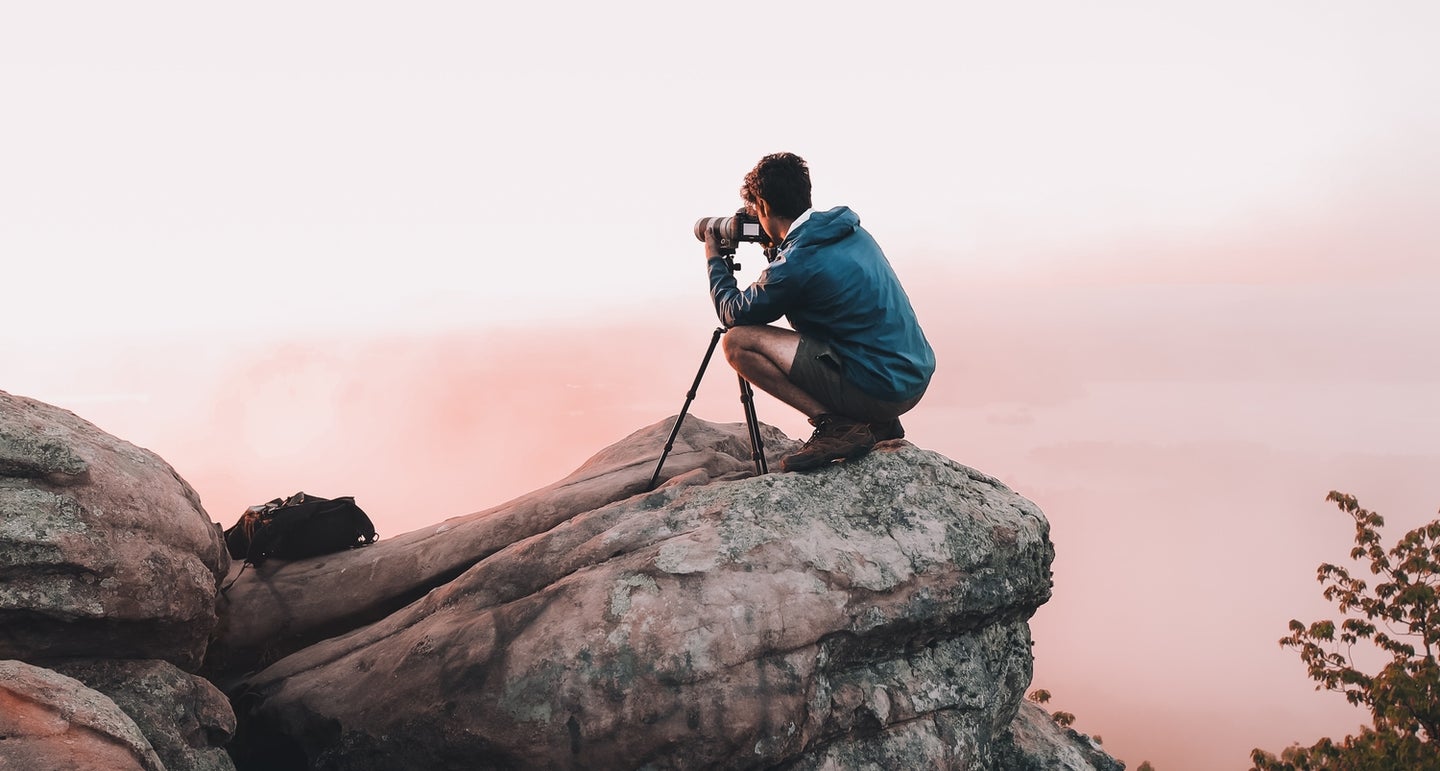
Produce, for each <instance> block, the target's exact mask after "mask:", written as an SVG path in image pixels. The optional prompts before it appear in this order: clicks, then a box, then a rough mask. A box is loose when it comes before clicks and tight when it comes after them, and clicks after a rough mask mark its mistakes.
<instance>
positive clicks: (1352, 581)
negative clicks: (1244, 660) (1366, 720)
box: [1251, 492, 1440, 771]
mask: <svg viewBox="0 0 1440 771" xmlns="http://www.w3.org/2000/svg"><path fill="white" fill-rule="evenodd" d="M1326 500H1329V501H1334V502H1335V504H1336V505H1337V506H1339V508H1340V510H1341V511H1343V512H1345V513H1346V514H1348V515H1350V517H1351V518H1352V519H1354V520H1355V548H1353V549H1351V551H1350V558H1351V559H1352V560H1355V561H1360V560H1366V561H1368V562H1369V566H1368V567H1369V571H1370V573H1371V574H1372V575H1374V576H1377V577H1378V583H1376V584H1375V585H1374V586H1373V587H1372V586H1370V585H1369V583H1367V582H1366V581H1365V580H1364V579H1363V578H1358V577H1355V576H1352V575H1351V573H1350V571H1349V570H1346V569H1345V568H1343V567H1340V566H1337V565H1331V564H1329V563H1326V564H1323V565H1321V566H1320V568H1319V571H1318V574H1317V576H1316V579H1317V580H1318V581H1319V582H1320V583H1321V584H1322V585H1324V587H1325V591H1324V596H1325V599H1326V600H1329V601H1331V602H1333V603H1335V604H1336V606H1337V607H1338V609H1339V611H1340V613H1341V615H1342V616H1343V617H1344V618H1343V621H1342V622H1341V623H1340V624H1338V625H1337V624H1336V623H1335V622H1334V621H1316V622H1314V623H1311V624H1309V625H1306V624H1303V623H1301V622H1299V621H1291V622H1290V634H1289V635H1287V636H1286V637H1283V638H1281V640H1280V646H1281V647H1282V648H1294V649H1295V650H1296V651H1298V652H1299V654H1300V660H1301V661H1303V662H1304V663H1305V665H1306V667H1307V669H1308V671H1309V674H1310V678H1311V679H1312V680H1314V681H1315V682H1316V683H1318V685H1316V686H1315V689H1316V690H1321V689H1325V690H1330V691H1336V692H1338V693H1342V694H1344V695H1345V698H1346V699H1347V700H1349V702H1350V703H1351V704H1355V705H1360V706H1364V707H1366V708H1367V709H1369V711H1370V715H1371V718H1372V719H1373V721H1374V725H1373V727H1367V728H1363V729H1362V730H1361V733H1360V735H1359V736H1347V737H1345V739H1343V740H1342V741H1339V742H1336V741H1333V740H1331V739H1321V740H1320V741H1319V742H1317V743H1316V744H1315V745H1314V746H1311V747H1300V746H1298V745H1297V746H1293V747H1290V748H1288V749H1286V750H1285V751H1284V752H1282V753H1281V754H1280V757H1278V758H1277V757H1275V756H1274V755H1272V754H1270V753H1268V752H1265V751H1263V750H1259V749H1257V750H1254V751H1252V752H1251V760H1252V761H1253V762H1254V764H1255V765H1254V768H1255V769H1258V771H1311V769H1326V770H1327V771H1352V770H1353V771H1392V770H1393V771H1440V664H1437V663H1436V654H1437V652H1440V595H1437V591H1440V519H1437V520H1435V521H1433V522H1431V523H1429V524H1428V525H1423V526H1421V527H1419V528H1416V529H1415V530H1412V531H1410V532H1409V533H1406V534H1405V536H1404V537H1403V538H1401V539H1400V540H1399V541H1398V542H1397V543H1396V544H1395V546H1394V547H1392V548H1391V549H1390V550H1389V551H1386V550H1385V549H1384V548H1383V547H1382V546H1381V544H1380V528H1381V527H1383V526H1384V524H1385V520H1384V519H1383V518H1382V517H1381V516H1380V515H1379V514H1376V513H1374V512H1371V511H1367V510H1365V509H1364V508H1361V506H1360V504H1359V503H1358V502H1357V501H1356V500H1355V498H1354V497H1352V496H1349V495H1345V494H1344V493H1338V492H1331V493H1330V494H1329V495H1328V496H1326ZM1337 632H1338V634H1337ZM1362 642H1365V643H1369V644H1371V645H1372V646H1374V647H1375V648H1377V649H1378V650H1379V651H1380V652H1381V653H1382V654H1383V655H1384V656H1385V657H1386V658H1388V661H1387V662H1386V663H1385V664H1384V665H1383V666H1382V667H1381V668H1380V670H1379V671H1378V672H1376V673H1374V674H1369V673H1367V672H1365V671H1363V670H1362V669H1360V667H1358V666H1357V665H1356V663H1355V658H1354V653H1355V646H1356V645H1358V644H1360V643H1362Z"/></svg>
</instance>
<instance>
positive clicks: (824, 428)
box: [705, 153, 935, 471]
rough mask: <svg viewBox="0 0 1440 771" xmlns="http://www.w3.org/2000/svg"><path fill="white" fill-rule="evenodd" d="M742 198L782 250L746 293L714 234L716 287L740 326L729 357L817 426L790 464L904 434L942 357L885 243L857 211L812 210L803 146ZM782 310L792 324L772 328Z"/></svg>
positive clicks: (857, 450) (710, 243)
mask: <svg viewBox="0 0 1440 771" xmlns="http://www.w3.org/2000/svg"><path fill="white" fill-rule="evenodd" d="M740 195H741V197H742V198H743V199H744V201H745V207H746V209H747V210H748V212H749V213H750V214H751V215H753V216H755V217H757V218H758V219H759V220H760V225H761V227H762V228H764V230H765V233H766V235H767V236H768V237H769V239H770V241H771V242H772V243H773V244H775V245H777V246H778V252H777V254H776V255H775V256H774V258H773V260H772V261H771V262H770V264H769V266H768V267H766V269H765V271H764V272H763V273H761V274H760V276H759V278H757V279H756V280H755V283H754V284H751V285H750V287H749V288H747V289H743V290H742V289H740V288H739V286H738V285H737V284H736V282H735V276H734V274H733V273H732V272H731V271H730V269H729V267H728V266H727V265H726V264H725V260H724V259H723V254H722V252H721V249H720V245H719V244H717V243H716V242H715V240H714V237H713V235H712V234H710V233H707V234H706V239H705V257H706V259H707V261H708V263H709V268H710V295H711V297H712V299H714V301H715V312H716V313H717V314H718V315H719V317H720V321H721V323H723V324H724V325H725V326H726V327H729V331H728V332H726V333H725V338H724V340H725V346H724V350H725V358H726V359H727V360H729V362H730V365H731V366H732V367H734V368H735V371H736V372H738V373H739V374H740V376H741V377H743V378H745V379H746V380H748V381H749V382H750V383H751V384H752V385H754V386H755V387H756V388H759V389H761V390H763V391H765V392H766V393H769V394H771V395H772V396H774V397H775V398H777V399H779V400H780V401H782V402H785V403H786V404H788V405H790V406H791V407H794V408H795V409H797V410H799V411H800V412H802V413H804V414H805V416H806V417H807V418H809V419H810V424H811V425H813V426H814V427H815V433H814V434H813V435H812V436H811V437H810V440H809V441H807V442H806V443H805V445H804V446H803V447H801V448H800V449H799V450H798V451H796V452H794V453H792V454H790V455H787V456H785V457H784V458H782V459H781V461H780V464H781V468H783V469H784V470H786V471H804V470H807V469H814V468H819V467H821V466H824V465H825V464H827V463H830V462H832V461H837V460H844V459H850V458H858V457H860V456H862V455H864V454H865V453H867V452H869V451H870V449H871V448H872V447H874V446H875V443H876V442H878V441H884V440H886V439H899V438H901V437H903V436H904V435H905V431H904V429H903V428H901V426H900V416H901V415H903V414H904V413H905V412H906V411H908V410H909V409H910V408H912V407H914V406H915V405H916V403H918V402H919V401H920V397H921V396H923V395H924V393H925V388H926V387H927V386H928V385H929V384H930V376H931V375H932V374H933V373H934V372H935V353H934V351H932V350H931V348H930V343H929V342H928V341H927V340H926V339H925V333H924V332H922V331H921V330H920V324H919V322H918V321H917V320H916V318H915V310H914V309H913V308H912V307H911V306H910V298H909V297H908V296H906V294H905V290H904V288H902V287H901V286H900V280H899V279H898V278H896V276H895V271H894V270H892V269H891V267H890V263H889V261H888V260H886V259H885V255H884V253H883V252H881V251H880V246H879V245H878V244H876V243H875V239H873V238H871V236H870V234H869V233H867V232H866V231H865V230H864V229H863V228H861V227H860V218H859V217H858V216H857V215H856V214H855V212H853V211H851V210H850V209H849V208H846V207H844V206H840V207H836V208H834V209H830V210H829V211H823V212H817V211H814V210H813V209H812V208H811V203H810V169H809V167H808V166H807V165H806V164H805V161H804V160H803V159H801V158H800V157H799V156H797V155H794V154H792V153H775V154H773V155H767V156H765V157H764V158H761V159H760V162H759V163H758V164H756V165H755V168H754V169H752V170H751V171H750V173H748V174H746V175H745V183H744V186H743V187H741V189H740ZM781 316H784V317H785V318H786V320H787V321H788V322H789V323H790V326H791V327H792V328H793V331H792V330H791V329H785V328H783V327H776V326H771V325H770V322H773V321H775V320H777V319H779V318H780V317H781Z"/></svg>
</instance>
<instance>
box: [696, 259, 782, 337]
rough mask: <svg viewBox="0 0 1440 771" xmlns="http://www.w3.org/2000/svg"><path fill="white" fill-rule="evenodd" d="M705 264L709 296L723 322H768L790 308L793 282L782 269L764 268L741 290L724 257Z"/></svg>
mask: <svg viewBox="0 0 1440 771" xmlns="http://www.w3.org/2000/svg"><path fill="white" fill-rule="evenodd" d="M709 264H710V299H712V300H714V301H715V315H717V316H719V317H720V323H722V324H724V325H725V326H727V327H735V326H743V325H747V324H769V323H770V322H772V321H774V320H776V319H778V318H780V317H781V316H783V315H785V313H786V312H787V311H788V310H789V309H790V302H791V298H790V296H789V295H790V294H791V285H792V284H793V283H794V282H793V281H789V280H787V274H786V273H785V272H784V271H783V270H777V269H774V268H773V267H772V268H766V269H765V271H764V272H763V273H761V274H760V277H759V278H757V279H756V280H755V283H753V284H751V285H750V287H749V288H748V289H745V290H741V289H740V287H739V285H738V284H737V283H736V282H735V274H733V273H731V272H730V269H729V268H728V267H727V266H726V265H725V261H724V260H722V259H719V258H716V259H713V260H710V261H709ZM782 267H783V263H782Z"/></svg>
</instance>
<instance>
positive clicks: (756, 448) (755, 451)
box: [740, 375, 770, 474]
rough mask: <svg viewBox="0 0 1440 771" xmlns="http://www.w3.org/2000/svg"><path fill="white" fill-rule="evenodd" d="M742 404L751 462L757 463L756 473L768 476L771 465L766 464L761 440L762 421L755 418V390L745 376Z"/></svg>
mask: <svg viewBox="0 0 1440 771" xmlns="http://www.w3.org/2000/svg"><path fill="white" fill-rule="evenodd" d="M740 404H741V405H743V406H744V410H745V426H746V428H748V429H749V430H750V460H752V461H754V462H755V473H756V474H768V473H770V464H768V463H766V462H765V440H763V439H761V438H760V420H759V419H758V418H756V417H755V389H754V388H752V387H751V386H750V381H749V380H746V379H745V377H744V376H743V375H742V376H741V377H740Z"/></svg>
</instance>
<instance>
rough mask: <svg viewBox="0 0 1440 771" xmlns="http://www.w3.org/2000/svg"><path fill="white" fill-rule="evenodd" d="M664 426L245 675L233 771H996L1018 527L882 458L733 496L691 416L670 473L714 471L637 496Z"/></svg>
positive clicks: (1021, 556) (754, 480)
mask: <svg viewBox="0 0 1440 771" xmlns="http://www.w3.org/2000/svg"><path fill="white" fill-rule="evenodd" d="M668 427H669V423H668V422H662V423H661V424H657V425H656V426H653V427H651V429H647V430H645V431H641V432H637V434H635V435H633V436H632V437H630V438H628V439H627V440H625V441H624V442H621V443H620V444H619V445H617V446H616V447H613V448H611V449H610V450H607V451H606V452H605V453H602V456H597V457H615V458H625V459H629V460H627V461H625V462H617V463H613V464H610V465H608V466H605V465H604V464H596V466H595V467H594V469H592V470H593V471H594V472H595V473H593V474H591V475H589V481H588V482H587V483H586V484H587V485H591V486H593V487H594V488H596V489H604V490H607V491H609V492H607V493H606V494H603V495H597V496H594V497H593V498H590V499H587V500H586V501H585V502H584V503H578V504H573V505H572V504H571V503H563V504H562V503H558V502H550V501H547V499H546V498H545V497H544V496H542V497H540V498H537V499H535V500H531V501H529V502H527V503H525V504H524V505H523V506H518V507H515V508H512V509H500V510H497V511H493V512H490V513H489V514H487V515H486V516H484V517H479V518H477V519H473V520H467V521H464V522H458V523H457V522H453V521H452V522H451V523H447V524H448V527H447V528H446V536H447V539H455V538H460V536H459V535H457V534H456V533H455V531H457V530H460V526H462V525H463V526H464V527H465V528H467V529H469V530H470V531H471V533H472V534H471V535H467V536H465V538H466V540H468V541H469V543H470V544H471V546H469V547H468V548H469V549H472V550H473V549H474V548H475V547H474V544H481V545H482V548H480V549H479V550H478V551H473V552H472V556H471V557H470V559H469V564H466V562H465V560H459V559H452V560H449V561H448V563H447V564H449V565H450V567H449V568H447V569H448V570H450V571H455V570H457V569H459V570H460V572H458V573H455V574H454V575H451V576H450V577H449V578H448V580H443V581H438V580H435V581H432V582H434V583H435V588H433V589H431V590H430V591H429V592H428V593H427V594H425V595H424V596H423V597H421V598H420V599H418V600H417V601H415V602H413V603H411V604H409V605H407V606H405V607H403V608H401V609H399V610H396V611H394V612H392V613H389V614H388V615H386V616H384V618H382V619H381V620H379V621H376V622H375V623H373V624H370V625H369V626H364V627H361V628H358V629H356V630H354V631H352V632H349V633H346V634H343V635H339V636H336V637H331V638H329V639H324V640H322V641H319V642H316V643H314V644H311V645H309V646H308V647H304V648H303V649H301V650H299V651H298V652H295V653H293V654H291V655H288V656H285V657H284V658H282V659H280V660H278V661H276V662H275V663H273V664H271V665H270V666H268V667H267V668H265V669H264V670H263V671H260V672H258V673H255V674H253V675H251V676H249V677H248V678H245V679H244V680H243V681H242V682H241V683H240V684H239V685H238V686H236V687H235V688H233V689H232V697H233V698H234V700H235V703H236V704H237V709H238V710H239V711H240V713H241V714H240V718H241V727H240V734H239V735H237V739H236V743H235V746H234V748H233V749H234V750H235V752H236V755H237V765H239V766H241V767H242V768H243V767H247V764H248V765H249V766H250V767H255V768H262V767H270V768H285V767H296V768H305V767H310V768H331V767H336V768H338V767H343V768H347V769H388V768H396V767H414V768H431V769H443V768H466V769H484V768H536V769H539V768H545V769H566V768H641V767H648V768H694V769H701V768H765V767H782V768H794V769H802V768H803V769H821V768H860V767H867V766H875V767H914V766H916V765H919V764H921V763H922V762H923V765H924V766H925V767H928V768H942V769H943V768H953V769H987V768H998V766H996V765H995V762H996V760H995V758H996V754H997V752H998V750H997V747H998V745H999V744H1001V743H1003V741H1005V740H1006V737H1008V735H1009V733H1008V732H1009V726H1010V725H1011V723H1012V721H1013V720H1014V719H1015V717H1016V714H1017V711H1018V710H1019V708H1020V705H1021V702H1022V694H1023V693H1024V690H1025V688H1026V687H1027V686H1028V685H1029V682H1030V675H1031V664H1032V658H1031V653H1030V637H1029V626H1028V623H1027V621H1028V619H1029V617H1030V616H1031V614H1032V613H1033V612H1034V611H1035V609H1036V608H1037V607H1039V605H1040V604H1042V603H1043V602H1045V601H1046V600H1047V599H1048V598H1049V596H1050V563H1051V559H1052V556H1053V549H1052V546H1051V544H1050V541H1049V537H1048V532H1049V527H1048V524H1047V522H1046V521H1045V518H1044V516H1043V515H1042V514H1041V512H1040V511H1039V510H1038V509H1037V508H1036V507H1035V506H1034V505H1033V504H1031V503H1030V502H1029V501H1027V500H1025V499H1024V498H1023V497H1021V496H1019V495H1017V494H1016V493H1015V492H1013V491H1011V490H1010V489H1009V488H1007V487H1006V486H1005V485H1003V484H1002V483H1000V482H999V481H997V480H995V479H993V478H991V477H989V476H986V475H985V474H982V473H980V472H978V471H975V470H973V469H970V468H966V467H964V466H961V465H959V464H957V463H954V462H953V461H950V460H948V459H946V458H944V457H942V456H940V455H937V454H935V453H932V452H927V451H923V450H920V449H917V448H915V447H914V446H912V445H910V444H909V443H907V442H903V441H898V442H887V443H884V444H882V445H881V446H880V447H878V448H877V449H876V450H875V451H874V452H872V453H871V454H870V455H868V456H866V457H865V458H863V459H861V460H858V461H852V462H847V463H844V464H837V465H834V466H832V467H829V468H826V469H822V470H819V471H817V472H813V473H808V474H770V475H766V476H763V477H749V478H738V477H743V476H745V474H744V466H745V464H746V463H747V462H748V452H749V450H748V446H745V445H744V443H743V441H732V440H735V438H736V435H737V432H736V431H735V430H734V429H726V428H722V427H717V426H714V425H712V424H707V423H704V422H703V421H699V420H698V419H694V418H692V419H690V421H689V423H687V427H686V433H685V436H686V439H685V443H686V444H687V446H688V447H690V448H692V449H693V452H692V453H690V454H692V455H697V456H698V455H704V454H705V453H706V452H719V453H720V454H727V455H731V456H732V457H734V458H735V459H736V463H727V464H720V465H719V466H717V468H723V469H725V470H727V473H724V474H720V475H719V476H722V477H724V478H723V479H721V480H716V479H715V478H714V477H715V476H716V475H715V474H713V473H712V471H713V470H712V469H711V468H709V467H708V466H707V465H706V464H693V465H692V466H691V468H689V469H688V470H682V469H681V468H680V466H682V465H685V464H683V463H682V464H677V468H676V470H675V474H674V475H673V477H674V478H672V479H671V480H670V481H669V482H667V483H666V484H665V485H663V486H661V487H660V488H659V489H657V490H655V491H649V492H647V491H645V489H644V488H645V485H644V481H648V477H649V472H650V470H651V469H650V467H651V466H653V462H654V459H655V458H656V457H657V456H658V454H659V451H660V446H661V443H662V442H663V438H664V434H665V432H666V430H667V429H668ZM742 436H743V434H742ZM706 447H709V450H708V451H707V450H704V449H702V448H706ZM683 455H684V454H682V456H681V457H683ZM677 460H678V458H677ZM672 462H674V461H672ZM737 464H738V468H736V466H737ZM602 466H604V469H603V472H602V470H601V467H602ZM736 472H738V473H736ZM611 474H614V475H617V476H616V478H615V480H614V481H603V478H604V477H606V476H608V475H611ZM642 480H643V481H642ZM621 481H623V483H620V482H621ZM552 492H554V491H552ZM512 518H513V519H515V520H516V521H510V520H511V519H512ZM438 530H439V529H434V530H432V531H427V533H426V537H427V538H430V539H432V540H431V541H430V543H431V544H432V546H431V547H430V548H439V546H440V544H442V543H445V542H446V541H445V540H442V539H440V538H439V536H440V532H438ZM481 531H483V532H487V533H491V534H492V535H490V536H487V537H486V538H479V537H476V536H475V535H473V533H474V532H481ZM397 540H398V539H397ZM392 548H393V547H392ZM455 548H457V549H458V548H459V546H458V545H457V546H456V547H455ZM423 551H425V550H424V549H417V550H416V552H415V553H413V554H410V555H408V556H402V557H400V559H402V560H408V561H411V562H414V561H417V560H420V559H422V556H421V553H422V552H423ZM379 553H381V552H379V551H378V547H371V548H369V549H366V550H361V551H360V552H357V553H355V554H349V555H344V556H343V559H346V560H351V561H350V562H348V563H347V571H348V573H347V575H348V576H349V580H351V581H354V582H356V583H357V585H363V583H362V582H365V581H368V580H373V577H374V576H376V575H379V574H383V573H385V572H387V571H388V570H389V568H388V567H381V566H378V565H377V566H375V567H370V568H366V569H365V570H362V571H360V572H358V573H357V572H355V569H356V568H357V567H358V566H360V565H362V564H364V563H363V562H362V561H364V560H369V559H371V558H372V557H373V556H374V555H376V554H379ZM392 553H395V554H400V553H402V552H401V550H399V549H395V551H394V552H392ZM287 569H289V570H293V571H295V572H297V573H298V572H301V569H300V568H298V567H287V568H282V569H281V571H277V572H276V573H275V574H272V575H270V576H263V575H257V576H256V577H255V579H254V583H253V584H252V586H255V587H256V588H255V589H254V590H253V591H254V592H256V593H257V595H258V593H259V592H260V591H261V589H262V588H266V589H267V590H268V591H271V592H274V593H275V596H279V597H284V598H286V599H287V602H282V603H278V605H279V606H285V605H288V598H289V597H290V596H292V594H294V593H298V592H299V589H298V588H296V587H293V586H291V585H289V584H287V585H285V586H282V587H280V588H277V589H269V588H268V587H267V586H265V583H266V582H267V581H271V580H273V579H274V578H275V577H276V576H277V575H279V574H280V573H281V572H282V571H284V570H287ZM407 570H410V572H411V573H412V574H413V573H414V572H417V571H414V570H413V569H410V568H407ZM444 572H445V571H437V572H435V573H434V574H433V575H435V576H436V577H437V579H438V578H440V577H442V576H443V574H444ZM308 575H309V576H311V577H318V575H319V574H318V573H316V572H315V571H314V569H313V568H312V569H311V572H309V574H308ZM246 580H247V579H242V580H241V582H240V583H237V584H236V588H237V589H238V588H239V587H240V586H241V585H243V584H244V583H245V581H246ZM341 583H343V579H340V578H332V579H331V583H330V584H327V585H326V586H327V587H331V586H338V585H340V584H341ZM311 588H312V589H313V586H312V587H311ZM315 591H316V593H317V594H318V595H320V596H322V597H323V596H324V590H321V589H315ZM352 591H353V590H352ZM316 602H318V600H316ZM233 609H234V606H233V605H232V608H231V610H232V611H233ZM255 610H256V611H257V612H259V611H260V608H259V607H258V605H257V606H255ZM233 623H234V620H233V619H232V625H233ZM247 623H253V621H247ZM286 623H292V624H293V623H294V619H293V618H291V619H288V620H287V621H286ZM231 631H232V632H233V626H232V627H231Z"/></svg>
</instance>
